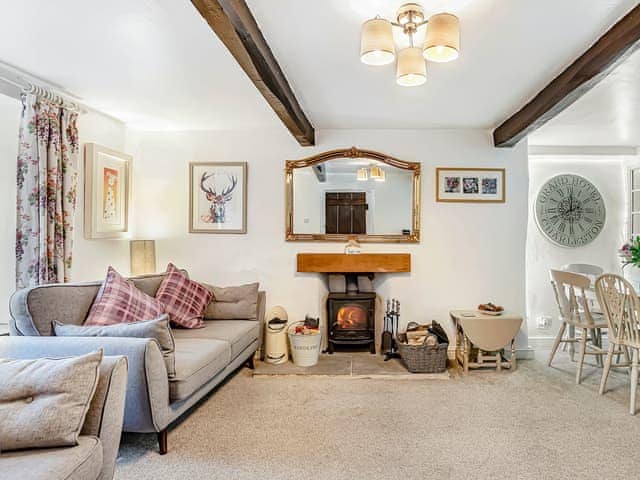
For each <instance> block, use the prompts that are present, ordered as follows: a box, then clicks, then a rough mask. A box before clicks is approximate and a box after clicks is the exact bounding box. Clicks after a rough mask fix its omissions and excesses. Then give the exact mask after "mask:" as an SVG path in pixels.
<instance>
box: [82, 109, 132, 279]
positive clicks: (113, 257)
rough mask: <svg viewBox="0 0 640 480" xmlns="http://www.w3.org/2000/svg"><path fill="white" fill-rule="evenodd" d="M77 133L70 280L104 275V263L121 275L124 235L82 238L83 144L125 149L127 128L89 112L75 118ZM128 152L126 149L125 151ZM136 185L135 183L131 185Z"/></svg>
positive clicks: (124, 262) (125, 248)
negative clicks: (77, 178)
mask: <svg viewBox="0 0 640 480" xmlns="http://www.w3.org/2000/svg"><path fill="white" fill-rule="evenodd" d="M78 134H79V136H80V149H81V150H80V152H81V153H80V160H79V163H80V165H79V167H80V168H79V170H80V178H79V180H78V182H79V183H78V209H77V212H76V221H75V240H74V247H73V251H74V253H73V257H74V260H73V271H72V275H73V277H72V279H73V281H88V280H98V279H102V278H104V276H105V275H106V272H107V267H108V266H109V265H113V267H114V268H116V269H117V270H118V271H120V272H122V273H123V274H124V275H127V274H128V273H129V242H128V241H127V240H125V239H115V240H102V239H95V240H87V239H85V238H84V228H83V223H84V144H85V143H88V142H93V143H98V144H100V145H103V146H105V147H108V148H112V149H113V150H118V151H121V152H122V151H125V150H124V148H125V142H126V128H125V126H124V124H123V123H121V122H119V121H117V120H113V119H111V118H109V117H106V116H104V115H98V114H95V113H92V112H89V113H86V114H83V115H80V117H79V118H78ZM126 153H128V152H126ZM133 188H135V185H134V187H133Z"/></svg>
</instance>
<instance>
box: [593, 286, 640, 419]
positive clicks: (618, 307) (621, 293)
mask: <svg viewBox="0 0 640 480" xmlns="http://www.w3.org/2000/svg"><path fill="white" fill-rule="evenodd" d="M596 296H597V297H598V302H599V303H600V307H601V308H602V312H603V313H604V317H605V318H606V320H607V323H608V326H609V347H608V349H607V358H606V360H605V363H604V370H603V371H602V380H601V381H600V394H601V395H602V394H604V392H605V388H606V384H607V378H608V376H609V371H610V370H611V366H612V360H613V354H614V353H617V352H616V351H615V350H616V348H617V349H618V350H620V349H621V350H622V351H623V352H624V353H625V357H626V358H627V362H626V363H617V364H616V365H615V366H628V365H629V361H628V360H629V350H633V360H632V361H631V362H630V364H631V398H630V400H629V413H631V415H635V412H636V408H635V404H636V389H637V386H638V356H639V352H638V350H639V349H640V299H639V298H638V294H637V292H636V291H635V289H634V288H633V286H632V285H631V284H630V283H629V282H628V281H627V280H625V279H624V278H622V277H621V276H619V275H614V274H606V275H601V276H600V277H599V278H598V279H597V280H596Z"/></svg>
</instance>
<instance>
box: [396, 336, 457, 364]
mask: <svg viewBox="0 0 640 480" xmlns="http://www.w3.org/2000/svg"><path fill="white" fill-rule="evenodd" d="M403 335H404V334H399V335H398V340H399V341H398V352H399V353H400V357H402V361H403V362H404V364H405V366H406V367H407V370H409V371H410V372H411V373H442V372H444V371H445V370H446V369H447V349H448V348H449V344H448V343H441V344H439V345H409V344H407V343H403V338H402V336H403ZM404 341H406V337H405V338H404Z"/></svg>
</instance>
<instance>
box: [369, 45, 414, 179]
mask: <svg viewBox="0 0 640 480" xmlns="http://www.w3.org/2000/svg"><path fill="white" fill-rule="evenodd" d="M396 81H397V82H398V85H402V86H403V87H415V86H417V85H422V84H423V83H424V82H426V81H427V66H426V64H425V63H424V58H422V52H421V51H420V49H419V48H417V47H408V48H405V49H402V50H400V52H398V68H397V73H396ZM372 177H373V175H372Z"/></svg>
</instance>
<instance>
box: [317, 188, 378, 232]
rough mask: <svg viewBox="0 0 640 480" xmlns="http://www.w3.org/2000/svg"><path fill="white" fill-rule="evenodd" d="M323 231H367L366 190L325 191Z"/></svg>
mask: <svg viewBox="0 0 640 480" xmlns="http://www.w3.org/2000/svg"><path fill="white" fill-rule="evenodd" d="M324 203H325V233H334V234H335V233H338V234H346V235H349V234H351V235H364V234H366V233H367V208H368V206H367V194H366V192H326V193H325V201H324Z"/></svg>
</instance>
